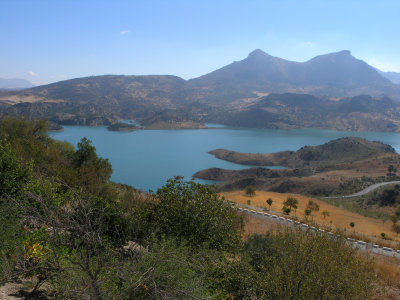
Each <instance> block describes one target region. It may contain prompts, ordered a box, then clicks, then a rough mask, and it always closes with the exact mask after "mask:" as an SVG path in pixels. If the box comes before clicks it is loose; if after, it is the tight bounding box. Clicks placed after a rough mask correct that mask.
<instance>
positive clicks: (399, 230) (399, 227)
mask: <svg viewBox="0 0 400 300" xmlns="http://www.w3.org/2000/svg"><path fill="white" fill-rule="evenodd" d="M392 228H393V231H394V232H396V234H397V235H398V234H399V233H400V225H399V224H396V223H394V224H393V226H392Z"/></svg>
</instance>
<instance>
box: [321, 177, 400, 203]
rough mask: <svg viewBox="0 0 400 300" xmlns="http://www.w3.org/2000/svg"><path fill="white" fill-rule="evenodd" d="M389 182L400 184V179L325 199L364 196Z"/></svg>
mask: <svg viewBox="0 0 400 300" xmlns="http://www.w3.org/2000/svg"><path fill="white" fill-rule="evenodd" d="M389 184H400V181H388V182H381V183H376V184H373V185H370V186H369V187H367V188H365V189H363V190H362V191H359V192H357V193H354V194H351V195H346V196H332V197H324V198H325V199H332V198H354V197H359V196H363V195H365V194H368V193H369V192H372V191H374V190H376V189H378V188H380V187H382V186H385V185H389Z"/></svg>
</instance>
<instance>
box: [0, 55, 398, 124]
mask: <svg viewBox="0 0 400 300" xmlns="http://www.w3.org/2000/svg"><path fill="white" fill-rule="evenodd" d="M268 95H269V96H268ZM359 95H369V96H368V97H365V96H363V97H358V96H359ZM339 99H342V100H340V101H338V100H339ZM390 99H393V101H392V100H390ZM335 101H336V102H335ZM399 101H400V85H396V84H394V83H392V82H391V81H390V80H388V79H387V78H384V77H382V76H381V74H380V73H379V72H378V71H377V70H376V69H375V68H373V67H371V66H369V65H368V64H367V63H365V62H364V61H362V60H358V59H356V58H354V57H353V56H352V55H351V53H350V51H346V50H345V51H340V52H336V53H330V54H325V55H320V56H317V57H314V58H313V59H310V60H309V61H306V62H293V61H288V60H285V59H282V58H278V57H273V56H271V55H269V54H267V53H265V52H263V51H262V50H255V51H253V52H251V53H250V54H249V55H248V57H247V58H245V59H243V60H241V61H238V62H234V63H232V64H229V65H227V66H225V67H222V68H220V69H218V70H215V71H213V72H211V73H209V74H206V75H203V76H201V77H198V78H194V79H191V80H184V79H182V78H180V77H177V76H172V75H147V76H135V75H130V76H126V75H102V76H91V77H84V78H75V79H70V80H65V81H60V82H56V83H52V84H48V85H43V86H37V87H34V88H29V89H25V90H23V91H10V92H0V112H2V113H3V114H6V115H7V114H12V115H25V116H29V117H32V118H49V119H50V120H51V121H54V122H56V123H59V124H69V125H71V124H76V125H78V124H79V125H109V124H112V123H115V122H117V121H118V120H120V119H135V120H137V121H139V122H141V123H142V124H145V125H147V126H149V127H151V124H152V123H165V122H170V121H171V122H173V123H179V122H186V123H187V124H191V121H192V122H194V123H204V122H218V123H225V124H230V125H237V126H248V127H260V128H299V127H318V128H331V129H340V130H382V131H400V116H399V108H398V106H399Z"/></svg>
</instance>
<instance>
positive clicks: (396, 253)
mask: <svg viewBox="0 0 400 300" xmlns="http://www.w3.org/2000/svg"><path fill="white" fill-rule="evenodd" d="M233 207H234V208H235V209H237V210H238V211H240V212H244V213H249V214H254V215H256V216H257V217H261V218H265V219H270V220H272V221H274V222H278V223H281V224H285V225H288V226H293V227H300V228H301V229H302V230H310V231H315V232H320V233H326V234H328V235H329V236H332V237H334V236H336V234H334V233H333V232H329V231H325V230H323V229H319V228H315V227H314V226H311V225H307V224H304V223H300V222H298V221H293V220H291V219H288V218H284V217H281V216H277V215H274V214H271V213H265V212H261V211H255V210H252V209H250V210H249V209H246V208H241V207H237V206H236V205H233ZM338 236H339V235H338ZM346 242H347V243H348V244H349V245H350V246H352V247H355V248H358V249H360V250H362V251H369V252H372V253H376V254H381V255H385V256H391V257H395V258H398V259H400V250H394V249H392V248H389V247H380V246H379V245H377V244H374V243H367V242H365V241H361V240H355V239H352V238H347V239H346Z"/></svg>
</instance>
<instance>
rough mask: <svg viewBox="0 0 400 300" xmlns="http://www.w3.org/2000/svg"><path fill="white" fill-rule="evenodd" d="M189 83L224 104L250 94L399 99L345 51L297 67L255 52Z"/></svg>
mask: <svg viewBox="0 0 400 300" xmlns="http://www.w3.org/2000/svg"><path fill="white" fill-rule="evenodd" d="M189 82H190V83H191V84H193V85H194V86H196V87H198V88H200V89H201V88H202V87H206V89H207V90H208V91H210V89H211V90H215V91H217V92H219V93H220V94H222V95H223V96H225V99H226V100H228V101H229V100H230V99H232V98H234V97H235V94H239V95H241V96H244V97H246V96H247V97H253V96H254V95H255V93H254V92H260V93H285V92H292V93H307V94H313V95H318V96H323V97H352V96H357V95H361V94H368V95H372V96H382V95H388V96H391V97H393V98H398V99H400V87H398V86H397V85H395V84H393V83H392V82H391V81H390V80H388V79H387V78H384V77H383V76H381V75H380V74H379V73H378V72H377V70H376V69H375V68H373V67H371V66H370V65H368V64H367V63H366V62H364V61H362V60H358V59H356V58H355V57H353V56H352V55H351V53H350V51H347V50H344V51H340V52H335V53H330V54H325V55H319V56H316V57H314V58H312V59H310V60H308V61H306V62H303V63H300V62H293V61H288V60H284V59H281V58H278V57H273V56H271V55H269V54H267V53H265V52H263V51H262V50H259V49H258V50H255V51H253V52H251V53H250V54H249V55H248V57H247V58H246V59H244V60H241V61H238V62H234V63H232V64H230V65H227V66H225V67H222V68H221V69H218V70H216V71H213V72H211V73H209V74H206V75H203V76H201V77H198V78H195V79H192V80H190V81H189ZM209 93H210V92H209ZM221 98H222V97H221ZM221 101H224V99H221Z"/></svg>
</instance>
